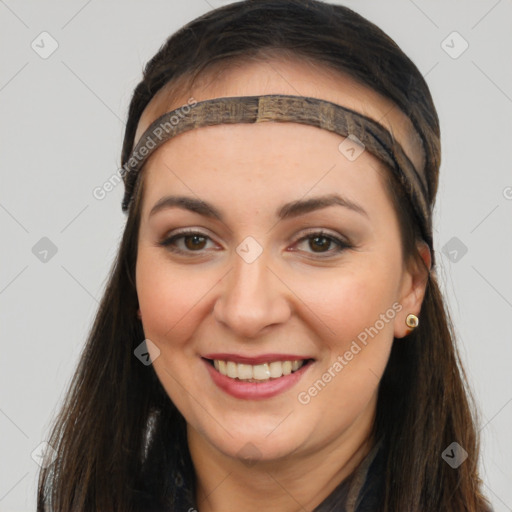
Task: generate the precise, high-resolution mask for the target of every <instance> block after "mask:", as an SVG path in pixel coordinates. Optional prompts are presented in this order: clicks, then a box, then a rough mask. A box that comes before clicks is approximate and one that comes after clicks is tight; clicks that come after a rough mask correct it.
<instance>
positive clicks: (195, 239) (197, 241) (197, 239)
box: [185, 235, 204, 249]
mask: <svg viewBox="0 0 512 512" xmlns="http://www.w3.org/2000/svg"><path fill="white" fill-rule="evenodd" d="M201 239H202V242H201ZM191 241H192V242H191ZM201 243H203V244H204V236H199V235H191V236H187V238H186V242H185V245H186V246H187V248H188V249H198V248H199V249H202V246H201ZM199 246H201V247H199Z"/></svg>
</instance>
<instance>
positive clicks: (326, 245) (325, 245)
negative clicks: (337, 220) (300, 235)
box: [312, 236, 330, 252]
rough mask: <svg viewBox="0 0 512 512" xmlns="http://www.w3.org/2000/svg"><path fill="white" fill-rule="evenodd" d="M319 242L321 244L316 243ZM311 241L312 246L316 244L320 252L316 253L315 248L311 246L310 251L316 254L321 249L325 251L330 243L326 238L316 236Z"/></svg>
mask: <svg viewBox="0 0 512 512" xmlns="http://www.w3.org/2000/svg"><path fill="white" fill-rule="evenodd" d="M319 240H321V242H318V241H319ZM312 241H313V243H314V244H316V246H317V247H320V251H317V250H316V249H315V247H314V246H312V249H313V250H314V251H316V252H321V249H322V248H324V249H325V248H326V247H328V246H329V243H330V240H329V239H328V238H327V237H325V236H316V237H315V238H313V240H312Z"/></svg>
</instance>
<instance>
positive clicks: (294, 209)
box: [149, 194, 369, 222]
mask: <svg viewBox="0 0 512 512" xmlns="http://www.w3.org/2000/svg"><path fill="white" fill-rule="evenodd" d="M329 206H342V207H344V208H347V209H349V210H352V211H354V212H357V213H359V214H360V215H362V216H364V217H367V218H369V215H368V213H367V212H366V210H365V209H364V208H363V207H362V206H360V205H359V204H357V203H354V202H353V201H351V200H350V199H347V198H346V197H342V196H340V195H338V194H329V195H324V196H318V197H312V198H310V199H301V200H297V201H291V202H289V203H286V204H284V205H282V206H281V207H280V208H279V210H278V212H277V217H278V218H279V219H281V220H284V219H289V218H293V217H298V216H299V215H304V214H306V213H309V212H312V211H315V210H320V209H322V208H327V207H329ZM173 207H178V208H183V209H185V210H189V211H191V212H194V213H198V214H199V215H203V216H205V217H210V218H214V219H217V220H219V221H221V222H223V221H224V217H223V215H222V213H221V212H220V211H219V210H218V209H217V208H215V207H214V206H213V205H212V204H210V203H208V202H206V201H202V200H200V199H195V198H193V197H188V196H164V197H162V198H161V199H159V200H158V201H157V202H156V204H155V205H154V206H153V208H151V211H150V212H149V217H151V216H152V215H154V214H155V213H157V212H159V211H161V210H165V209H168V208H173Z"/></svg>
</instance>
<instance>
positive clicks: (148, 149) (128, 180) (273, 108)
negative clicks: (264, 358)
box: [122, 94, 433, 257]
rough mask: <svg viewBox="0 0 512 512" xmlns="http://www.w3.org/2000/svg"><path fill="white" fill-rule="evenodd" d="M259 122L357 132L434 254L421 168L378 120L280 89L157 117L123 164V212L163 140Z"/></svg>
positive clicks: (200, 104) (344, 133)
mask: <svg viewBox="0 0 512 512" xmlns="http://www.w3.org/2000/svg"><path fill="white" fill-rule="evenodd" d="M263 121H280V122H293V123H301V124H307V125H311V126H317V127H319V128H323V129H325V130H329V131H331V132H334V133H337V134H338V135H341V136H343V137H350V138H352V139H353V138H354V137H356V139H355V140H357V141H358V142H360V143H362V144H363V145H364V149H367V150H368V151H369V152H370V153H371V154H372V155H374V156H376V157H377V158H378V159H379V160H381V161H382V162H384V163H385V164H387V165H388V166H389V167H390V168H391V169H392V170H393V171H394V173H395V174H396V175H397V177H398V179H399V181H400V183H401V184H402V185H403V187H404V188H405V191H406V193H407V196H408V197H409V198H410V200H411V204H412V206H413V209H414V212H415V213H416V215H417V218H418V222H419V225H420V228H421V231H422V235H423V238H424V240H425V241H426V242H427V243H428V245H429V247H430V250H431V253H432V257H433V240H432V217H431V210H430V208H429V203H428V194H427V190H428V186H427V180H426V177H425V175H424V169H420V170H419V171H418V170H417V169H415V167H414V165H413V164H412V162H411V161H410V159H409V158H408V156H407V155H406V154H405V152H404V150H403V149H402V147H401V145H400V144H399V143H398V142H397V141H396V140H395V139H394V137H393V136H392V135H391V133H390V132H389V131H388V130H387V129H386V128H384V126H382V125H381V124H380V123H378V122H377V121H374V120H373V119H371V118H369V117H366V116H364V115H362V114H359V113H358V112H355V111H353V110H350V109H348V108H346V107H342V106H341V105H337V104H336V103H332V102H330V101H326V100H321V99H318V98H310V97H304V96H290V95H281V94H269V95H264V96H237V97H228V98H214V99H210V100H204V101H200V102H197V103H195V104H194V105H193V106H191V105H184V106H182V107H179V108H177V109H176V110H173V111H172V112H167V113H166V114H164V115H162V116H160V117H159V118H158V119H156V120H155V121H154V122H153V123H151V125H150V126H149V128H148V129H147V130H146V131H145V132H144V133H143V134H142V136H141V138H140V140H139V142H138V143H137V145H136V146H135V148H134V149H133V151H132V153H131V155H130V157H129V158H128V160H127V161H126V163H125V164H124V165H123V180H124V183H125V195H124V199H123V203H122V209H123V211H124V212H126V211H127V210H128V208H129V206H130V202H131V199H132V195H133V190H134V188H135V183H136V181H137V176H138V174H139V171H140V170H141V169H142V167H143V165H144V163H145V162H146V160H147V159H148V158H149V156H150V155H151V154H152V153H153V152H154V151H155V150H156V149H157V148H159V147H160V146H161V145H162V144H163V143H164V142H166V141H168V140H169V139H171V138H172V137H174V136H176V135H178V134H180V133H183V132H186V131H188V130H192V129H193V128H199V127H201V126H213V125H218V124H236V123H259V122H263Z"/></svg>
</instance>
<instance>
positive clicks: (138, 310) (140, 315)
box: [137, 308, 142, 319]
mask: <svg viewBox="0 0 512 512" xmlns="http://www.w3.org/2000/svg"><path fill="white" fill-rule="evenodd" d="M137 318H139V319H142V313H141V312H140V308H138V309H137Z"/></svg>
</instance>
